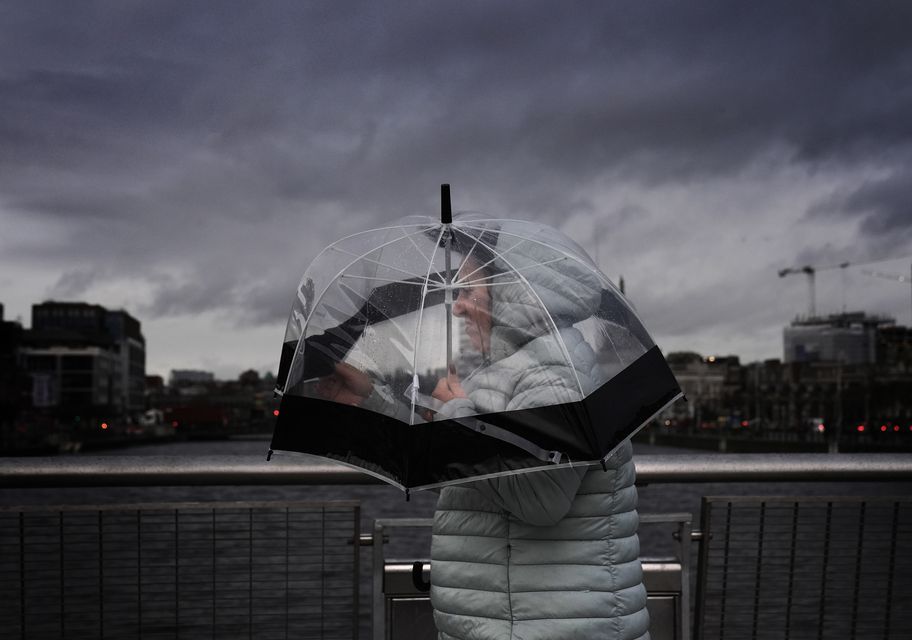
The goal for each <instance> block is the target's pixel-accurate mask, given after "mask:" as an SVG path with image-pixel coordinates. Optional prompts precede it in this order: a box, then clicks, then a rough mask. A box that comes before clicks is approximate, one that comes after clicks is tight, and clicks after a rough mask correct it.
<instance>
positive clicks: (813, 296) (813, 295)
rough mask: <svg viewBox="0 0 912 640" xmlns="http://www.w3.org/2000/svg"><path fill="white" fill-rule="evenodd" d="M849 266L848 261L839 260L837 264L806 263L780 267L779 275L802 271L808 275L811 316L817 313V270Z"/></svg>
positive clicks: (809, 313)
mask: <svg viewBox="0 0 912 640" xmlns="http://www.w3.org/2000/svg"><path fill="white" fill-rule="evenodd" d="M848 266H849V263H848V262H840V263H839V264H831V265H826V266H823V267H820V266H814V265H810V264H806V265H804V266H803V267H789V268H788V269H780V270H779V277H780V278H784V277H785V276H789V275H792V274H795V273H804V274H806V275H807V277H808V288H809V295H808V317H809V318H813V317H815V316H816V315H817V292H816V290H815V285H814V277H815V274H816V273H817V272H818V271H825V270H827V269H845V268H846V267H848Z"/></svg>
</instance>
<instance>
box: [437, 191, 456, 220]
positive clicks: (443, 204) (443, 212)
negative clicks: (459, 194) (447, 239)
mask: <svg viewBox="0 0 912 640" xmlns="http://www.w3.org/2000/svg"><path fill="white" fill-rule="evenodd" d="M440 222H442V223H443V224H450V223H451V222H453V207H452V205H451V204H450V185H448V184H442V185H440Z"/></svg>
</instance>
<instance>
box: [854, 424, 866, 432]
mask: <svg viewBox="0 0 912 640" xmlns="http://www.w3.org/2000/svg"><path fill="white" fill-rule="evenodd" d="M855 429H857V430H858V431H864V429H865V427H864V425H863V424H860V425H858V426H857V427H855Z"/></svg>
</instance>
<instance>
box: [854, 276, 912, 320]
mask: <svg viewBox="0 0 912 640" xmlns="http://www.w3.org/2000/svg"><path fill="white" fill-rule="evenodd" d="M861 272H862V273H863V274H865V275H866V276H873V277H875V278H886V279H887V280H892V281H893V282H899V283H901V284H908V285H912V269H910V272H909V275H908V276H901V275H899V274H896V273H884V272H882V271H871V270H868V269H862V270H861ZM910 290H912V286H910ZM909 326H910V327H912V319H910V321H909Z"/></svg>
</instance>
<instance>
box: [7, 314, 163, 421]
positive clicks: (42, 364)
mask: <svg viewBox="0 0 912 640" xmlns="http://www.w3.org/2000/svg"><path fill="white" fill-rule="evenodd" d="M21 354H22V356H23V358H24V361H25V367H26V369H27V371H28V372H29V374H30V377H31V381H32V393H31V404H32V406H33V407H34V408H39V409H44V408H50V407H60V408H66V409H67V410H69V411H72V412H83V413H86V414H88V415H98V414H101V413H108V414H122V413H136V412H140V411H142V410H143V409H144V404H145V398H144V394H145V368H146V351H145V339H144V337H143V335H142V331H141V325H140V322H139V321H138V320H136V319H135V318H134V317H132V316H131V315H130V314H129V313H127V312H126V311H123V310H117V311H109V310H108V309H105V308H104V307H102V306H100V305H94V304H87V303H84V302H54V301H49V302H43V303H41V304H36V305H33V306H32V328H31V330H30V331H28V332H27V336H26V339H25V341H24V345H23V347H22V348H21Z"/></svg>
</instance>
